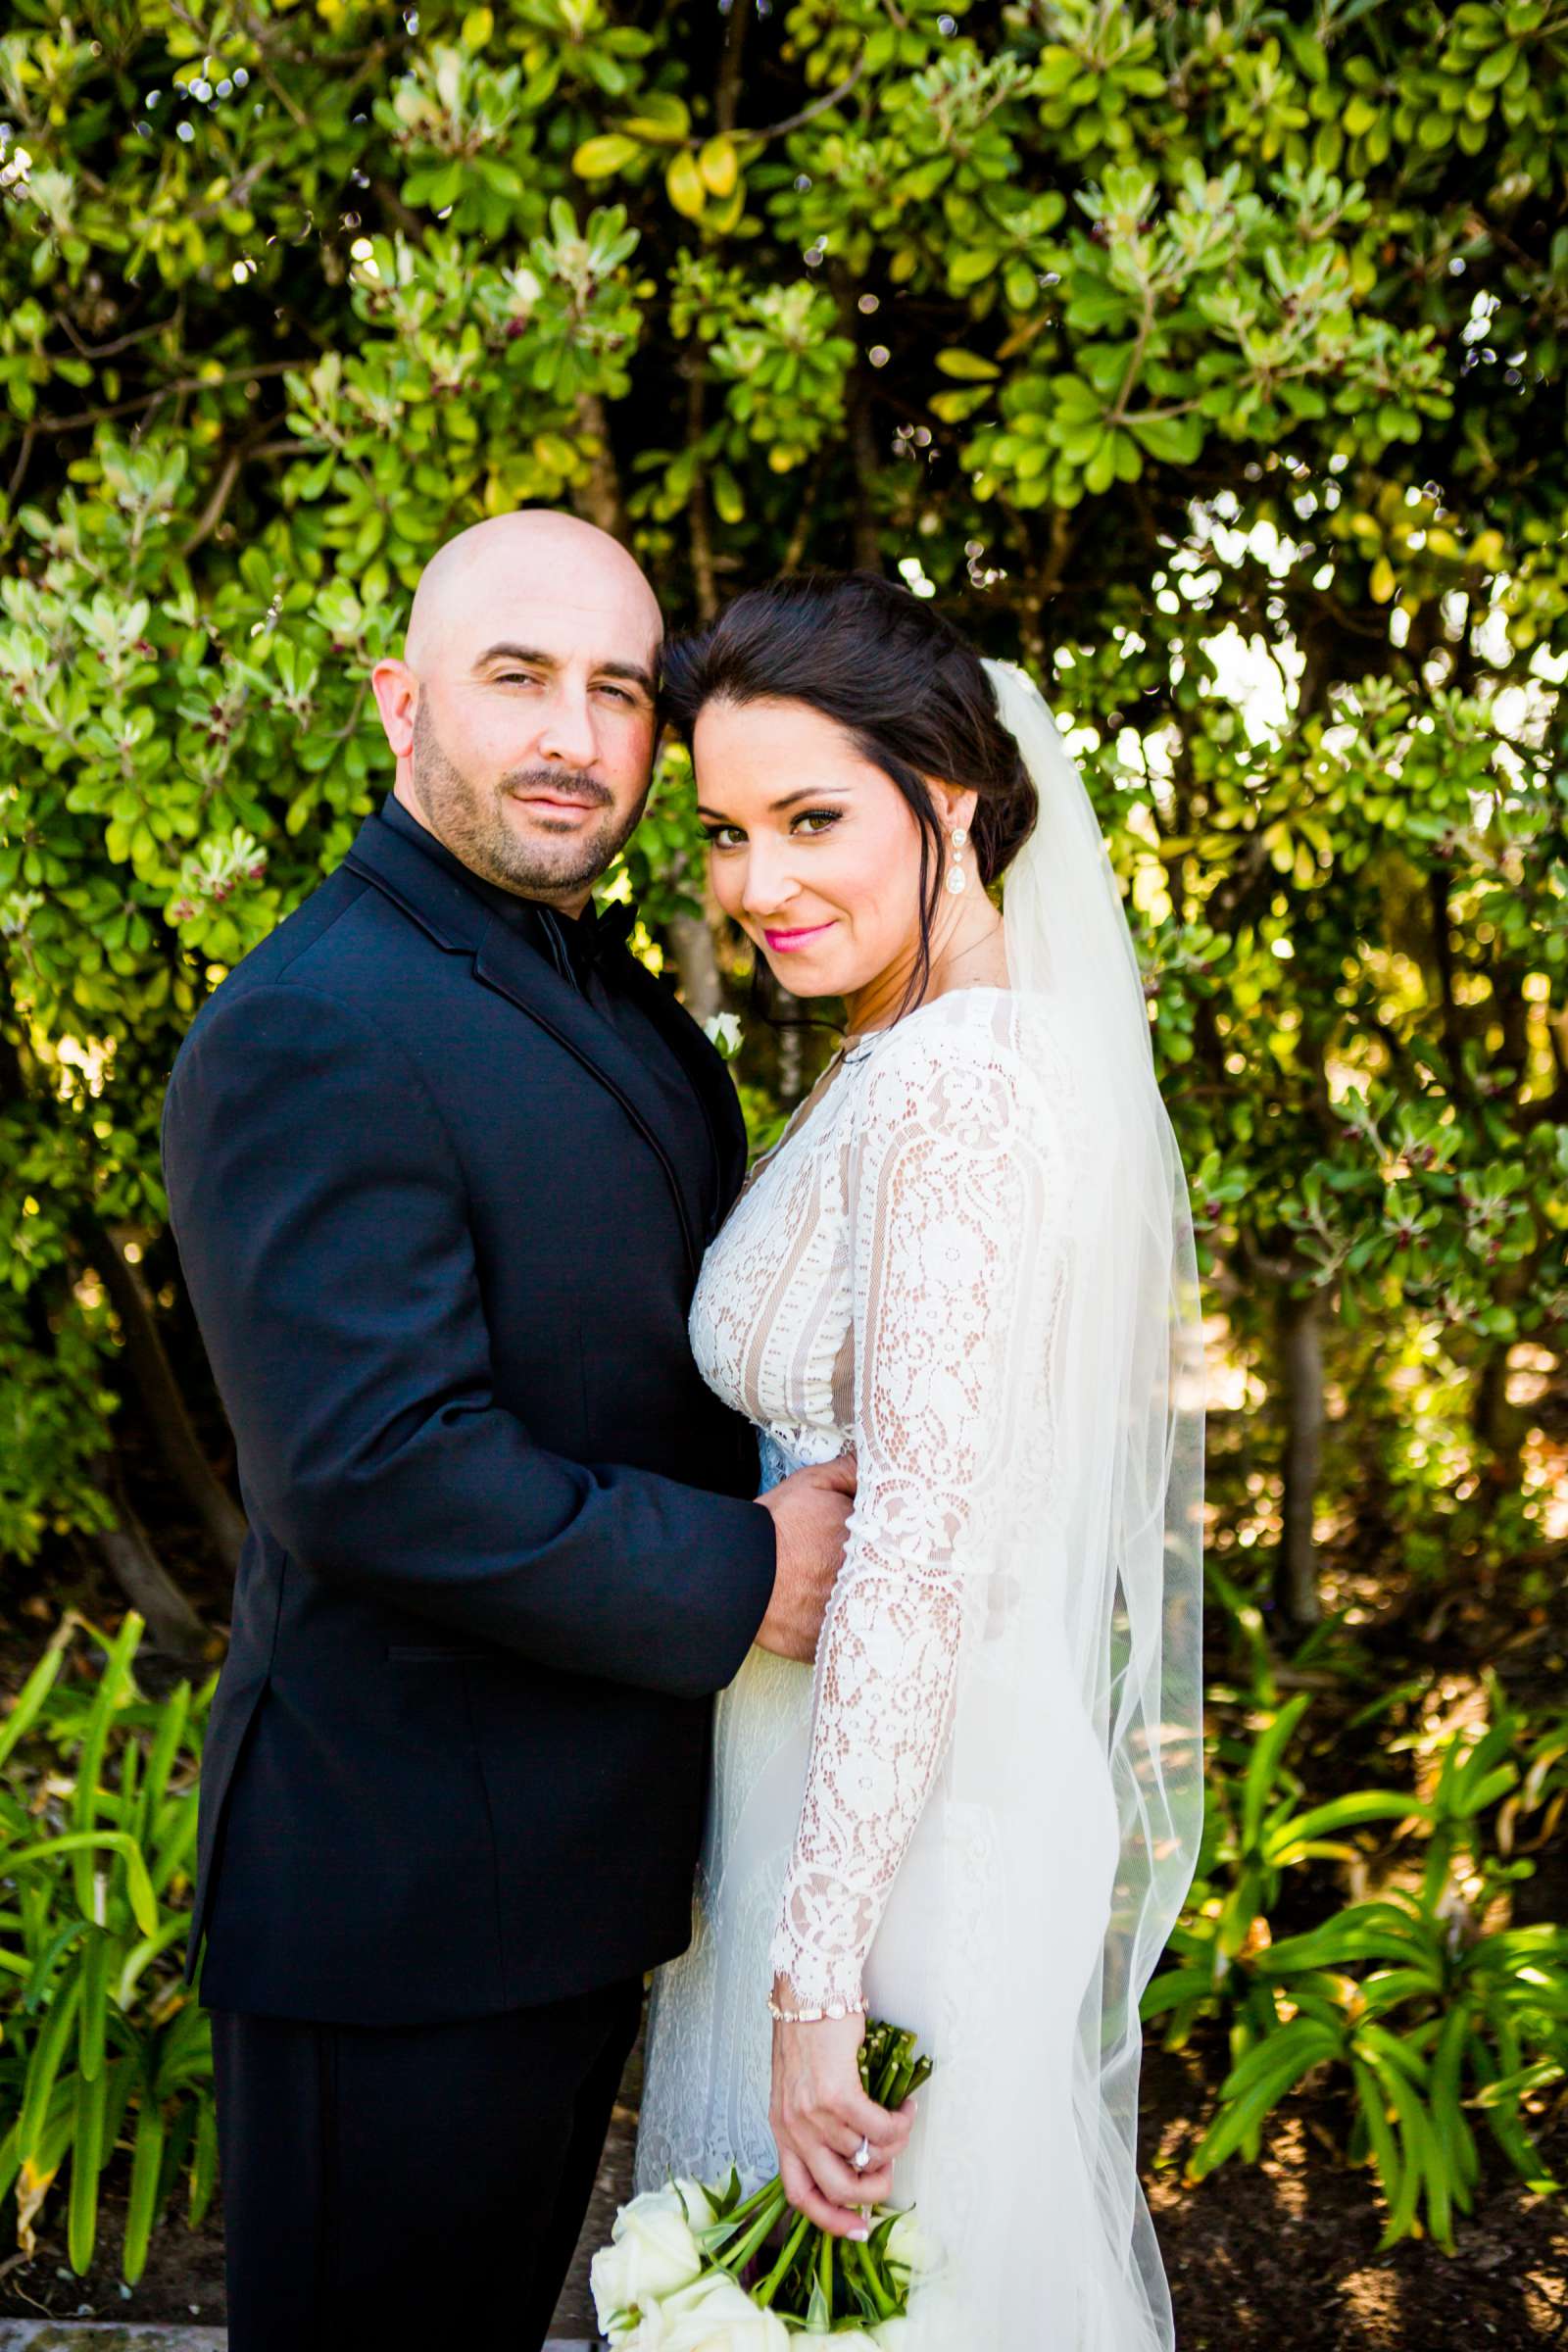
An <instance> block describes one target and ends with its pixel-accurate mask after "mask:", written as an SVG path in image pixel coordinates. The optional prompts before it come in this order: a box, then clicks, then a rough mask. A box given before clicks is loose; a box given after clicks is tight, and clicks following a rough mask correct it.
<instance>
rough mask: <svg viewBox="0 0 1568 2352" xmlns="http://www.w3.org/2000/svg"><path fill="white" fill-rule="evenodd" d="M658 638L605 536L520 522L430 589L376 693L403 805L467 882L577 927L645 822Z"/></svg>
mask: <svg viewBox="0 0 1568 2352" xmlns="http://www.w3.org/2000/svg"><path fill="white" fill-rule="evenodd" d="M662 635H663V623H662V619H661V616H660V611H659V605H658V601H657V599H656V598H655V596H654V592H653V590H652V588H650V586H649V584H648V581H647V579H646V578H645V577H644V575H643V572H642V570H641V568H640V567H639V565H638V564H636V563H635V562H634V561H633V559H632V558H631V557H630V556H629V555H628V554H627V553H626V550H625V549H624V548H623V547H622V546H621V545H620V543H619V541H618V540H615V539H613V538H612V537H611V536H610V533H609V532H608V531H601V530H597V529H596V528H595V526H594V525H593V524H592V523H591V522H581V521H579V520H578V518H577V516H576V515H558V514H555V513H553V512H552V511H551V510H549V509H548V508H544V507H524V508H521V509H519V511H518V512H517V513H516V514H515V515H493V516H492V517H491V518H490V519H489V520H488V521H486V522H476V523H475V524H474V525H473V526H472V528H471V529H469V530H466V531H460V532H459V534H458V536H457V537H456V538H455V539H449V540H448V541H447V543H446V545H445V546H444V547H441V548H438V549H437V550H436V553H435V554H434V555H433V556H432V557H431V559H430V561H429V563H428V564H426V565H425V568H424V570H423V572H422V574H421V575H420V578H419V584H418V587H417V589H416V591H415V596H414V607H413V610H412V612H411V613H410V614H409V626H408V633H407V636H406V638H405V640H404V658H403V660H402V661H401V662H395V661H390V660H389V661H385V662H377V664H376V666H375V668H374V669H373V670H372V672H371V683H372V685H373V686H374V689H375V699H376V704H377V707H378V709H379V711H380V713H381V723H382V725H383V726H384V728H385V729H386V735H387V741H388V742H389V743H390V745H391V746H392V749H393V752H394V753H395V754H396V756H397V763H398V767H397V782H396V785H395V788H394V789H395V790H396V793H397V796H398V799H399V800H400V801H401V802H402V803H403V804H404V806H405V808H407V809H409V810H410V811H411V813H412V814H413V815H415V816H416V817H417V818H418V820H419V822H420V823H421V824H422V825H424V826H425V827H426V828H427V830H428V831H430V832H432V833H434V834H435V835H436V837H437V838H438V839H439V840H441V841H443V842H445V844H446V846H447V848H448V849H450V850H451V851H453V852H454V854H455V855H456V856H458V857H459V858H462V859H463V861H464V863H465V864H466V865H468V866H471V867H472V869H473V870H474V872H476V873H479V874H482V875H484V876H485V878H486V879H487V880H489V881H492V882H499V883H500V884H502V885H503V887H504V888H506V889H509V890H513V891H515V892H516V893H517V894H518V896H519V897H522V898H535V899H541V900H543V901H545V902H546V903H547V904H549V905H551V906H556V907H564V909H565V910H566V911H567V912H568V913H569V912H572V911H575V910H576V909H577V908H579V907H581V906H582V905H583V903H584V902H585V901H586V899H587V897H588V895H589V892H590V891H591V889H592V886H593V884H594V882H595V881H596V880H597V879H598V877H599V875H600V874H602V873H603V872H604V871H605V869H606V867H607V866H608V865H609V864H610V863H611V861H612V860H613V858H614V857H615V855H616V853H617V852H618V851H619V849H620V847H621V845H622V843H623V842H624V841H625V839H626V837H627V835H628V834H629V833H630V832H631V830H632V827H633V826H634V825H635V824H636V822H637V819H638V818H639V816H640V815H641V814H642V809H643V804H644V802H645V801H646V799H647V797H648V786H649V781H650V778H651V775H652V772H653V759H654V746H655V741H656V737H657V734H658V720H657V716H656V711H655V701H656V693H657V676H658V666H659V648H660V641H661V639H662Z"/></svg>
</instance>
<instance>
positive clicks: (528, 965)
mask: <svg viewBox="0 0 1568 2352" xmlns="http://www.w3.org/2000/svg"><path fill="white" fill-rule="evenodd" d="M473 969H474V976H475V978H476V979H478V980H480V981H482V982H483V983H484V985H485V986H486V987H487V988H493V989H495V990H497V991H498V992H499V993H500V994H501V995H502V996H504V997H506V998H508V999H509V1000H510V1001H511V1003H513V1004H514V1005H517V1006H518V1007H519V1009H520V1010H521V1011H523V1012H525V1013H527V1015H528V1016H529V1018H530V1019H531V1020H535V1021H537V1022H538V1023H539V1025H540V1027H541V1028H542V1029H547V1030H548V1031H549V1032H550V1034H551V1036H552V1037H553V1038H555V1039H556V1041H557V1043H558V1044H559V1045H562V1046H564V1048H565V1050H566V1052H567V1053H568V1054H573V1055H574V1056H575V1057H576V1059H577V1060H578V1061H579V1062H580V1063H581V1064H582V1066H583V1068H584V1069H585V1070H587V1071H588V1072H589V1073H590V1074H591V1075H592V1076H593V1077H595V1078H597V1079H598V1080H599V1083H600V1085H601V1086H606V1087H608V1088H609V1089H610V1092H611V1093H612V1094H613V1096H614V1097H615V1099H616V1101H617V1102H618V1103H620V1105H621V1107H622V1109H623V1110H624V1111H625V1112H626V1115H627V1117H628V1118H629V1119H630V1120H631V1122H632V1124H633V1125H634V1126H635V1127H636V1128H638V1129H639V1131H640V1132H641V1134H642V1135H643V1137H644V1138H645V1140H646V1141H647V1143H648V1145H649V1147H650V1149H651V1150H652V1151H653V1152H654V1153H655V1155H656V1156H657V1158H658V1160H659V1164H660V1166H661V1167H662V1169H663V1171H664V1175H665V1178H666V1180H667V1182H668V1184H669V1191H670V1198H671V1199H672V1200H673V1201H674V1203H675V1210H676V1214H677V1215H678V1216H679V1218H680V1229H681V1235H682V1238H683V1239H684V1241H685V1244H686V1253H687V1256H688V1257H689V1259H690V1260H691V1264H692V1268H693V1271H695V1270H696V1266H697V1260H698V1257H699V1255H700V1254H701V1243H700V1241H699V1239H698V1236H697V1235H696V1234H695V1233H694V1232H693V1231H692V1226H691V1219H690V1217H689V1216H688V1214H687V1211H686V1203H685V1201H684V1200H683V1198H682V1196H681V1189H680V1180H679V1178H678V1177H677V1175H676V1173H675V1163H674V1161H673V1160H672V1159H671V1158H670V1156H669V1153H668V1152H666V1151H665V1149H664V1145H663V1141H662V1137H661V1135H660V1132H659V1129H660V1123H661V1120H662V1117H663V1115H664V1104H663V1101H662V1097H661V1095H660V1093H659V1090H658V1088H657V1087H655V1086H654V1085H653V1084H652V1083H651V1082H650V1080H649V1078H648V1075H647V1073H646V1071H645V1070H644V1068H643V1065H642V1063H641V1062H640V1061H639V1060H638V1058H637V1056H636V1054H634V1053H633V1052H632V1050H631V1048H630V1047H629V1046H628V1045H625V1044H624V1043H623V1042H622V1041H621V1039H620V1038H619V1037H617V1035H616V1034H615V1032H614V1030H613V1029H612V1028H611V1026H610V1024H609V1022H608V1021H604V1020H601V1019H600V1017H599V1015H598V1013H597V1012H595V1010H594V1008H593V1006H592V1005H589V1004H587V1003H586V1002H585V1001H584V999H583V998H581V997H580V996H579V995H578V994H577V992H576V990H575V989H574V988H572V987H571V986H569V984H568V983H567V982H566V981H564V980H563V979H562V977H561V974H560V973H559V972H558V971H555V970H554V969H553V968H552V967H551V965H549V964H548V963H546V961H545V959H544V957H543V956H540V955H538V954H537V953H536V951H535V950H534V949H532V948H531V947H529V945H528V944H527V942H526V940H522V939H519V938H518V936H517V934H516V933H515V931H512V930H509V929H508V927H507V925H506V924H505V923H504V922H503V921H502V920H501V918H500V916H499V915H492V916H491V918H490V924H489V928H488V930H487V931H486V932H485V935H484V937H483V939H482V940H481V941H480V942H479V946H478V950H477V952H476V954H475V956H474V959H473Z"/></svg>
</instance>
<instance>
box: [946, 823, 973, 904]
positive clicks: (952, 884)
mask: <svg viewBox="0 0 1568 2352" xmlns="http://www.w3.org/2000/svg"><path fill="white" fill-rule="evenodd" d="M968 839H969V829H968V827H967V825H955V826H954V828H953V863H952V864H951V865H950V866H949V868H948V888H949V889H950V890H951V891H952V892H953V893H954V894H955V896H956V894H957V893H958V892H959V891H960V890H966V889H967V888H968V883H969V877H968V875H967V874H966V873H965V872H964V870H963V851H964V847H965V845H966V843H967V842H968Z"/></svg>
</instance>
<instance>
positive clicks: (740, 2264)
mask: <svg viewBox="0 0 1568 2352" xmlns="http://www.w3.org/2000/svg"><path fill="white" fill-rule="evenodd" d="M773 2186H774V2189H775V2191H776V2194H775V2195H774V2196H772V2197H770V2198H769V2200H768V2202H767V2203H766V2204H765V2205H763V2206H761V2207H760V2209H759V2210H758V2213H757V2215H756V2217H755V2219H754V2220H752V2221H751V2222H750V2223H749V2224H748V2225H747V2228H746V2230H745V2233H744V2234H743V2235H742V2236H741V2237H740V2238H739V2239H738V2240H737V2242H736V2243H735V2244H734V2245H732V2246H730V2247H729V2248H728V2249H727V2250H726V2251H725V2252H724V2253H723V2254H721V2255H719V2256H718V2257H717V2261H718V2268H719V2269H720V2270H721V2271H737V2272H738V2271H743V2270H744V2269H745V2268H746V2265H747V2264H748V2263H749V2262H750V2261H751V2259H752V2256H753V2255H754V2254H755V2253H756V2252H757V2250H758V2248H759V2247H760V2245H761V2243H762V2241H763V2239H764V2238H765V2237H766V2236H767V2234H768V2231H769V2230H770V2229H772V2228H773V2225H774V2223H775V2222H776V2221H777V2220H778V2218H779V2215H780V2214H781V2213H782V2212H783V2211H784V2208H785V2206H786V2205H787V2204H788V2203H789V2199H788V2198H787V2197H786V2196H785V2194H784V2189H783V2184H782V2183H781V2182H779V2181H775V2182H774V2183H773Z"/></svg>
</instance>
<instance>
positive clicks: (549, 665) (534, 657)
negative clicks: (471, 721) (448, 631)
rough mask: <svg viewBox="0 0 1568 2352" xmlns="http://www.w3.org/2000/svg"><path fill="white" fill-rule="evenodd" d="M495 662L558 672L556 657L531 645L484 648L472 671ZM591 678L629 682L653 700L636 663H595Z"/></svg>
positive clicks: (648, 674)
mask: <svg viewBox="0 0 1568 2352" xmlns="http://www.w3.org/2000/svg"><path fill="white" fill-rule="evenodd" d="M493 662H529V663H530V664H531V665H532V666H533V667H534V668H535V669H559V668H560V667H561V662H560V661H559V659H558V658H557V656H556V655H554V654H546V653H542V652H541V651H540V649H539V648H538V647H537V646H533V645H487V646H486V647H485V650H484V652H483V653H482V654H481V655H480V656H479V659H478V660H477V661H476V662H475V663H474V665H473V666H474V668H475V669H488V668H489V667H490V666H491V664H492V663H493ZM594 671H595V674H596V675H597V676H599V677H603V678H630V679H631V680H632V681H633V683H634V684H636V685H638V686H640V687H641V688H642V690H643V692H644V694H646V695H647V697H648V699H649V701H650V702H652V701H653V699H654V694H655V687H654V677H653V672H652V671H651V670H647V669H644V668H643V666H642V664H641V663H640V662H595V663H594Z"/></svg>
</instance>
